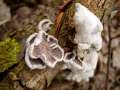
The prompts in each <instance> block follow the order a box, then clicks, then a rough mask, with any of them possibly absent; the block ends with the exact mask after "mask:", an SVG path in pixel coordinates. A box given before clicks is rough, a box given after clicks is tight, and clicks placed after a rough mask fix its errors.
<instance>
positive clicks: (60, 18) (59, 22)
mask: <svg viewBox="0 0 120 90" xmlns="http://www.w3.org/2000/svg"><path fill="white" fill-rule="evenodd" d="M73 1H74V0H68V1H67V2H65V3H64V5H62V6H61V8H60V13H59V14H58V16H57V18H56V21H55V24H56V32H55V36H56V37H57V38H58V35H59V32H60V29H61V26H62V23H63V19H64V14H65V11H66V10H67V8H68V6H70V5H71V4H72V2H73Z"/></svg>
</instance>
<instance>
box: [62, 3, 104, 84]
mask: <svg viewBox="0 0 120 90" xmlns="http://www.w3.org/2000/svg"><path fill="white" fill-rule="evenodd" d="M75 8H76V10H75V14H74V18H73V19H74V23H75V30H76V34H75V38H74V43H76V44H77V50H76V53H74V54H73V56H72V57H70V53H66V55H65V58H64V62H65V63H66V64H65V66H64V67H65V68H67V69H70V70H71V73H69V74H68V75H67V76H66V79H68V80H73V81H77V82H80V81H89V78H91V77H93V76H94V72H95V69H96V66H97V62H98V52H97V51H99V50H100V49H101V48H102V38H101V32H102V30H103V25H102V23H101V22H100V20H99V18H98V17H97V16H95V15H94V14H93V13H92V12H91V11H90V10H88V8H86V7H85V6H83V5H81V4H80V3H75Z"/></svg>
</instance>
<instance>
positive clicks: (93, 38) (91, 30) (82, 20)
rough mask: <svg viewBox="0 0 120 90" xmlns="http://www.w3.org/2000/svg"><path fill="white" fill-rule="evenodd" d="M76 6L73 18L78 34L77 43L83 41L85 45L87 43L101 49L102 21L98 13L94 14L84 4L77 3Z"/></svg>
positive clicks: (76, 36)
mask: <svg viewBox="0 0 120 90" xmlns="http://www.w3.org/2000/svg"><path fill="white" fill-rule="evenodd" d="M75 8H76V10H75V15H74V18H73V19H74V23H75V30H76V34H75V39H74V42H75V43H76V44H79V43H82V44H83V46H84V44H86V45H88V46H90V47H94V48H95V49H96V50H98V51H99V50H100V49H101V47H102V38H101V32H102V30H103V25H102V23H101V22H100V20H99V18H98V17H97V16H96V15H94V14H93V13H92V12H91V11H90V10H88V8H86V7H85V6H83V5H82V4H80V3H75ZM86 45H85V46H86ZM88 46H87V47H88Z"/></svg>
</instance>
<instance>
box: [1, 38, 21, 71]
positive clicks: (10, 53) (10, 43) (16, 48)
mask: <svg viewBox="0 0 120 90" xmlns="http://www.w3.org/2000/svg"><path fill="white" fill-rule="evenodd" d="M19 52H20V44H19V43H18V42H16V40H15V39H10V38H7V39H6V40H4V41H1V42H0V72H4V71H5V70H7V69H8V68H9V67H11V66H12V65H14V64H16V63H18V60H17V54H18V53H19Z"/></svg>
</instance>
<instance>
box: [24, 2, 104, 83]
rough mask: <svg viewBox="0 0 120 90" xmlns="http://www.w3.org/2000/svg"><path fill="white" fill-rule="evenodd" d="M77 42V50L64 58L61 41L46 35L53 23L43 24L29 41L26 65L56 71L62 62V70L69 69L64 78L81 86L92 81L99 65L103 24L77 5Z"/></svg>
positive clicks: (75, 41) (83, 7)
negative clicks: (56, 67)
mask: <svg viewBox="0 0 120 90" xmlns="http://www.w3.org/2000/svg"><path fill="white" fill-rule="evenodd" d="M75 8H76V10H75V14H74V17H73V19H74V23H75V30H76V34H75V39H74V43H75V44H77V50H73V52H69V53H66V54H64V50H63V49H62V48H61V47H60V46H59V44H58V40H57V39H56V38H55V37H54V36H51V35H49V34H48V33H47V31H48V30H50V25H51V24H52V22H51V21H50V20H48V19H44V20H42V21H40V23H39V25H38V28H39V32H38V33H34V34H32V35H30V36H29V37H28V39H27V41H26V43H27V46H26V54H25V61H26V64H27V65H28V67H29V68H30V69H44V68H46V67H50V68H54V67H55V65H56V63H57V62H60V61H63V62H64V67H63V69H70V70H71V73H69V74H68V75H67V76H65V78H66V79H68V80H74V81H77V82H80V81H82V80H85V81H88V80H89V78H90V77H93V75H94V71H95V68H96V66H97V61H98V52H97V51H99V50H100V49H101V47H102V38H101V32H102V30H103V26H102V23H101V22H100V20H99V19H98V18H97V17H96V16H95V15H94V14H93V13H92V12H91V11H89V10H88V9H87V8H86V7H85V6H83V5H81V4H80V3H75Z"/></svg>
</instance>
